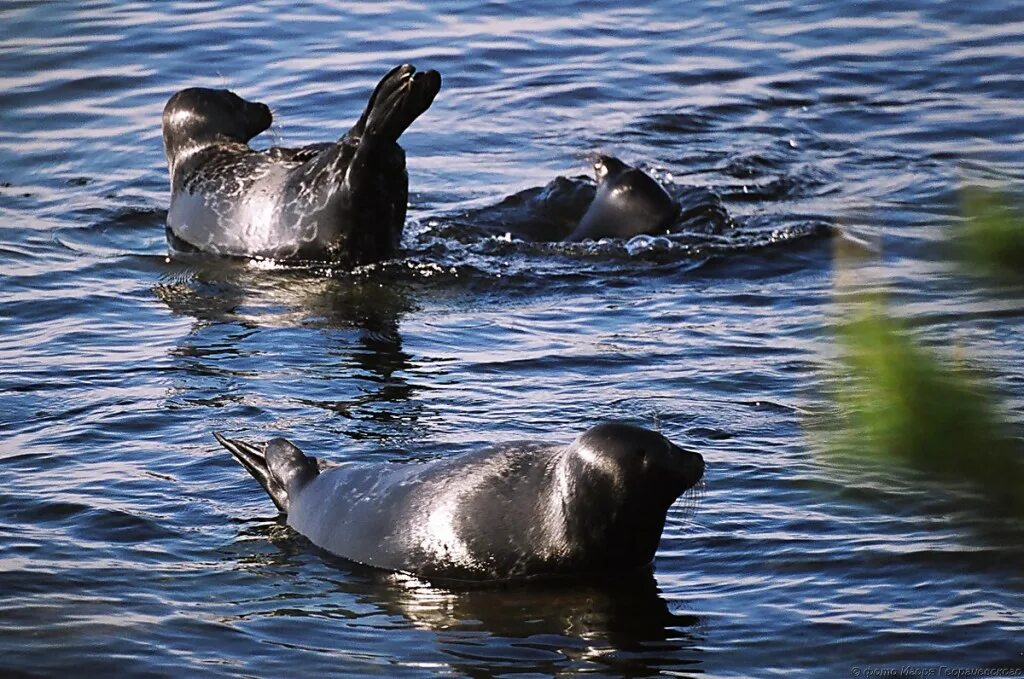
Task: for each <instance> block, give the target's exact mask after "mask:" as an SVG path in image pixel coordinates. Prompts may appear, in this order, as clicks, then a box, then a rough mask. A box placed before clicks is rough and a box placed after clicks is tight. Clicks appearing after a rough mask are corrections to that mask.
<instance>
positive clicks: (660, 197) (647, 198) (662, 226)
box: [565, 156, 679, 241]
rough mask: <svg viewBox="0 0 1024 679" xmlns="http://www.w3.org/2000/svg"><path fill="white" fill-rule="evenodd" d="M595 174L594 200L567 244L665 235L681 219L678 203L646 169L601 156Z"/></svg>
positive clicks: (570, 235) (596, 164) (568, 237)
mask: <svg viewBox="0 0 1024 679" xmlns="http://www.w3.org/2000/svg"><path fill="white" fill-rule="evenodd" d="M594 175H595V176H596V178H597V191H596V192H595V194H594V199H593V200H592V201H591V202H590V206H589V207H588V208H587V211H586V212H585V213H584V214H583V217H582V218H581V219H580V222H579V224H578V225H577V226H576V228H575V229H574V230H573V231H572V233H570V234H569V235H568V236H567V237H566V238H565V240H567V241H581V240H585V239H587V238H590V239H593V240H598V239H600V238H626V239H629V238H632V237H633V236H638V235H640V234H650V235H654V234H658V233H665V232H667V231H668V230H669V229H671V227H672V225H673V224H674V223H675V221H676V217H678V216H679V205H678V204H677V203H676V201H675V200H674V199H673V198H672V196H670V195H669V194H668V191H666V190H665V189H664V187H662V185H661V184H659V183H658V182H656V181H655V180H654V179H653V178H652V177H651V176H650V175H648V174H647V173H646V172H644V171H643V170H640V169H638V168H635V167H631V166H629V165H626V164H625V163H624V162H622V161H621V160H619V159H618V158H613V157H612V156H598V157H597V158H596V159H595V160H594Z"/></svg>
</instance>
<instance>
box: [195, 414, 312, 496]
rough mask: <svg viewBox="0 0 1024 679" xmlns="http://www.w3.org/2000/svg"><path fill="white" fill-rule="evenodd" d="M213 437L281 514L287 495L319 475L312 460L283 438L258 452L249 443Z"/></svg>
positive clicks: (217, 434) (271, 442) (214, 433)
mask: <svg viewBox="0 0 1024 679" xmlns="http://www.w3.org/2000/svg"><path fill="white" fill-rule="evenodd" d="M213 436H214V438H216V439H217V441H218V442H219V443H220V444H221V445H222V446H224V447H225V448H227V449H228V451H229V452H230V453H231V454H232V455H234V457H235V459H236V460H238V461H239V462H240V463H241V465H242V466H243V467H245V468H246V469H247V470H248V471H249V473H250V474H252V476H253V478H255V479H256V480H257V481H259V482H260V485H261V486H263V490H265V491H267V495H269V496H270V499H271V500H273V501H274V504H275V505H277V508H278V509H280V510H281V511H282V512H285V513H287V512H288V500H289V493H291V494H292V495H294V494H295V493H297V492H298V491H299V490H300V489H301V488H302V487H303V486H304V485H306V484H307V483H309V482H310V481H311V480H313V479H314V478H316V476H317V474H319V473H320V464H319V462H318V461H317V459H316V458H315V457H308V456H306V455H305V454H304V453H303V452H302V451H301V450H299V449H298V448H297V447H296V446H295V445H294V444H292V443H291V442H290V441H287V440H285V439H280V438H278V439H273V440H271V441H269V442H267V443H266V444H265V445H264V447H263V450H262V451H261V450H260V448H259V447H257V446H255V445H253V444H251V443H247V442H245V441H237V440H233V439H229V438H225V437H223V436H221V435H220V434H219V433H217V432H213Z"/></svg>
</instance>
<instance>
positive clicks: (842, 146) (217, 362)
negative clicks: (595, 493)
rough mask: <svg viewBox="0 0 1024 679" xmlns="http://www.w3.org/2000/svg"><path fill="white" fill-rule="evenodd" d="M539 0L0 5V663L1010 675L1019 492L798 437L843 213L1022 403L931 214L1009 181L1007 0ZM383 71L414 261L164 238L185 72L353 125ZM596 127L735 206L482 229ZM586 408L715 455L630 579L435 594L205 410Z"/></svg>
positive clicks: (922, 324)
mask: <svg viewBox="0 0 1024 679" xmlns="http://www.w3.org/2000/svg"><path fill="white" fill-rule="evenodd" d="M552 6H553V5H552ZM552 6H549V5H548V4H546V3H540V2H537V1H536V0H526V1H525V2H516V3H511V2H510V3H504V2H486V3H479V2H473V3H468V2H448V3H435V4H419V3H415V2H373V3H370V2H368V3H329V2H321V3H295V2H261V3H242V2H237V3H234V2H228V1H224V0H219V1H217V2H202V3H198V2H190V3H178V2H167V3H149V2H109V1H107V0H102V1H93V2H55V3H35V2H16V1H13V0H10V1H8V2H4V3H3V4H2V5H0V24H2V25H3V26H4V30H3V33H2V35H0V83H2V86H0V476H2V479H3V483H2V484H0V669H2V670H4V673H5V674H6V675H8V676H10V675H12V674H13V675H14V676H102V675H108V676H118V677H120V676H161V675H174V676H288V677H293V676H326V675H328V674H330V675H337V676H367V675H382V676H431V675H456V676H471V677H485V676H494V675H502V674H507V675H513V674H522V675H525V676H545V675H553V674H559V675H563V674H574V673H587V674H591V675H594V676H649V675H655V674H659V673H662V674H667V675H677V676H685V675H690V674H703V675H706V676H727V675H732V676H743V675H745V676H767V675H787V676H789V675H793V676H848V675H854V674H856V672H858V671H859V672H860V673H861V674H860V676H867V675H866V674H865V671H866V669H870V668H873V667H881V666H886V667H904V666H906V667H913V668H924V669H925V670H930V669H934V670H935V671H939V668H940V666H946V667H951V668H961V669H963V668H984V667H989V668H992V667H1002V668H1021V667H1022V666H1024V655H1022V653H1024V614H1022V611H1024V575H1022V573H1024V569H1022V568H1021V566H1022V564H1024V551H1022V549H1021V531H1020V529H1019V526H1014V525H1006V524H1003V523H1000V522H999V521H998V520H996V519H993V518H991V517H989V518H986V517H985V516H983V515H981V514H979V513H977V512H974V511H973V506H974V504H975V499H976V498H975V497H974V496H973V495H972V494H971V490H970V489H963V490H958V489H943V488H929V487H928V486H923V485H920V484H917V483H908V482H905V481H903V480H902V477H899V476H897V475H895V474H893V475H890V474H888V473H886V472H885V471H884V470H875V471H873V472H871V473H870V474H867V473H858V472H854V471H850V470H841V469H837V468H835V467H832V466H831V465H830V464H829V463H828V462H827V461H825V460H822V459H821V458H820V457H819V456H817V455H816V454H815V453H814V451H813V448H812V446H811V444H810V443H809V440H808V437H807V435H806V432H805V426H806V424H807V418H808V416H809V413H820V412H822V410H823V408H824V405H823V403H822V397H821V395H820V389H819V386H820V383H821V378H822V372H823V369H824V368H826V367H827V366H828V364H829V363H830V361H831V357H832V356H834V350H833V348H832V345H831V342H830V340H829V333H828V331H827V328H826V324H827V322H828V320H829V319H830V318H834V317H836V316H837V313H838V312H837V307H836V306H835V303H834V294H833V279H834V275H833V273H834V272H833V248H834V246H835V244H836V242H837V240H838V239H839V237H833V236H830V235H829V234H830V233H832V231H833V230H841V231H842V232H843V233H844V234H846V235H844V236H842V239H843V240H857V241H860V242H863V243H865V244H867V248H868V249H876V250H877V251H878V255H877V256H876V257H875V258H874V259H873V260H871V261H869V263H868V264H866V265H865V266H864V267H863V268H864V270H865V273H866V274H868V275H869V276H870V278H869V280H881V281H884V282H885V284H886V285H887V286H888V288H889V290H890V292H891V294H892V295H893V301H894V304H895V307H896V309H897V310H898V311H899V313H900V314H902V315H904V316H906V317H908V318H909V319H910V320H911V323H912V324H913V325H914V327H915V328H916V329H917V331H918V332H919V334H920V336H921V337H923V338H924V339H925V340H926V341H928V342H930V343H934V344H938V345H945V346H955V347H957V348H958V349H959V350H960V351H961V353H962V354H964V355H967V356H968V357H970V358H971V359H974V360H977V361H978V362H979V364H980V365H982V366H984V368H985V370H986V371H987V374H988V375H989V377H990V380H991V383H992V385H993V387H994V388H995V389H996V390H997V391H998V392H999V393H1000V394H1001V396H1002V398H1003V403H1004V406H1005V409H1006V411H1007V413H1008V415H1009V416H1010V417H1011V418H1015V419H1017V420H1018V421H1019V420H1020V416H1021V415H1022V414H1024V373H1022V372H1021V369H1020V368H1021V361H1020V357H1021V355H1022V351H1024V304H1022V303H1021V296H1020V295H1019V294H1014V293H1008V292H1004V293H1000V294H999V295H993V294H992V292H991V291H990V290H987V289H986V288H984V287H982V286H981V285H980V284H978V282H977V281H974V280H971V279H967V278H964V277H963V276H961V275H959V274H958V273H957V272H956V269H955V267H953V266H951V265H950V264H949V263H948V261H947V260H948V254H949V252H948V247H947V246H946V245H944V243H945V242H946V239H947V236H948V234H949V233H950V230H951V228H955V225H956V223H957V221H958V217H957V215H958V214H959V207H958V201H959V193H958V192H959V188H960V187H961V186H962V185H963V184H964V183H965V182H971V183H976V184H984V185H990V186H1011V187H1017V188H1018V189H1019V187H1020V186H1021V182H1022V180H1024V172H1022V169H1021V168H1022V163H1024V103H1022V94H1024V75H1022V74H1024V6H1022V5H1020V4H1019V3H1005V2H1001V1H997V0H978V1H976V2H969V3H966V2H903V1H901V0H881V1H877V2H859V3H831V2H816V3H790V2H776V1H771V0H769V1H765V2H755V3H734V2H695V3H680V2H670V1H668V0H662V1H658V2H651V3H603V2H567V3H561V4H560V5H559V6H558V8H557V9H552ZM402 62H412V63H415V64H416V65H417V66H418V67H419V68H436V69H437V70H439V71H440V72H441V73H442V74H443V77H444V86H443V88H442V91H441V94H440V95H439V96H438V98H437V100H436V102H435V103H434V105H433V107H432V108H431V109H430V110H429V111H428V112H427V113H426V114H425V115H424V116H423V117H422V118H421V119H420V120H418V121H417V122H416V123H415V124H414V125H413V127H412V128H411V129H410V130H409V131H408V132H407V133H406V135H405V136H404V137H403V140H402V143H403V145H404V147H405V149H406V151H407V154H408V158H409V176H410V203H411V205H410V210H409V223H408V225H407V228H406V239H405V243H404V244H405V250H404V252H403V253H402V257H401V258H400V259H399V260H397V261H393V262H389V263H386V264H384V265H380V266H375V267H370V268H369V269H367V270H365V271H360V272H356V273H354V274H352V273H346V272H338V271H324V270H316V269H313V270H282V269H279V268H278V269H274V268H268V267H254V266H244V265H237V264H228V263H217V262H207V263H202V262H183V261H173V260H169V259H168V258H167V244H166V241H165V237H164V227H163V222H164V218H165V214H166V208H167V203H168V197H169V196H168V186H167V184H168V181H167V170H166V166H165V163H164V159H163V152H162V149H161V142H160V112H161V110H162V107H163V105H164V102H165V101H166V100H167V98H168V97H169V96H170V95H171V94H172V93H173V92H174V91H176V90H177V89H180V88H183V87H186V86H192V85H208V86H214V87H229V88H231V89H233V90H235V91H237V92H238V93H240V94H242V95H243V96H246V97H248V98H250V99H257V100H260V101H265V102H268V103H269V104H270V105H271V106H272V107H273V109H274V111H275V115H276V120H277V123H276V125H275V127H274V128H273V130H272V132H271V134H269V135H264V136H265V137H268V138H267V139H263V138H258V139H257V140H255V141H254V145H256V146H260V145H263V146H266V145H269V144H273V143H279V144H287V145H301V144H305V143H311V142H317V141H326V140H330V139H334V138H337V137H338V136H340V135H341V134H342V133H343V132H344V131H345V130H346V129H347V128H348V126H349V125H351V124H352V122H353V121H354V120H355V119H356V117H357V116H358V115H359V112H360V111H361V110H362V107H363V105H364V103H365V99H366V97H367V95H368V93H369V91H370V89H371V88H372V86H373V85H374V84H375V82H376V81H377V79H378V78H379V77H380V76H381V75H382V74H383V73H385V72H386V71H387V70H388V69H390V68H391V67H392V66H394V65H396V64H399V63H402ZM594 151H605V152H608V153H613V154H615V155H618V156H620V157H622V158H624V159H625V160H627V161H631V162H635V163H638V164H640V165H642V166H643V167H645V168H647V169H648V170H650V171H651V172H652V173H654V174H656V175H657V176H658V177H659V178H660V179H661V180H662V181H663V182H665V183H667V184H669V185H671V186H675V187H700V189H701V190H704V191H708V192H711V194H713V195H714V196H716V197H717V198H720V199H721V201H722V204H723V205H724V207H725V209H726V211H727V212H728V215H729V216H730V217H731V219H732V220H734V223H735V224H734V226H731V227H730V228H729V229H728V230H727V231H726V232H725V233H717V232H716V233H710V232H708V233H696V234H691V235H689V236H686V237H681V238H678V239H669V240H664V239H662V240H657V239H640V240H639V241H637V242H631V243H628V244H623V243H609V244H604V245H603V246H597V247H575V248H564V247H561V246H540V245H530V244H524V243H519V242H516V241H514V240H513V241H511V242H509V241H508V239H506V238H503V237H502V236H501V235H500V234H492V235H487V234H481V233H479V228H478V227H479V226H480V224H481V223H482V220H483V217H481V216H480V215H481V214H485V215H486V214H487V209H486V208H487V207H488V206H493V205H495V204H497V203H499V202H500V201H501V200H502V199H504V198H505V197H506V196H509V195H511V194H514V193H516V192H517V191H521V190H524V189H529V188H532V187H538V186H543V185H545V184H546V183H547V182H549V181H551V180H552V179H554V178H555V177H557V176H575V175H581V174H587V173H588V172H589V168H588V165H589V164H588V161H587V159H586V157H587V154H588V153H591V152H594ZM688 190H689V189H688ZM481 208H484V211H483V213H481V212H479V210H480V209H481ZM499 226H500V225H499ZM698 231H699V229H698ZM826 410H827V409H826ZM613 418H614V419H625V420H629V421H632V422H635V423H639V424H643V425H646V426H650V427H657V428H659V429H660V430H661V431H662V432H663V433H664V434H666V435H667V436H669V437H670V438H671V439H672V440H674V441H676V442H677V443H679V444H681V445H685V446H688V447H692V448H695V449H697V450H700V451H701V452H702V453H703V454H704V456H705V459H706V461H707V463H708V471H707V475H706V481H705V484H704V486H703V488H702V489H701V490H700V492H699V493H696V494H693V495H691V496H688V498H686V499H684V500H682V501H680V502H679V503H678V504H677V505H676V506H675V507H674V508H673V509H672V510H671V511H670V513H669V518H668V522H667V525H666V529H665V533H664V537H663V539H662V542H661V546H660V549H659V552H658V557H657V563H656V568H655V571H654V575H653V576H652V577H650V578H640V579H639V581H637V582H628V583H622V584H621V585H620V586H615V587H612V586H610V585H595V584H582V583H581V584H578V585H573V586H570V585H566V584H563V585H559V586H548V587H529V588H509V589H501V588H489V589H482V590H471V591H459V590H452V589H446V588H443V587H436V586H430V585H428V584H426V583H422V582H418V581H414V580H409V579H405V578H399V577H394V576H387V575H384V574H380V573H375V572H372V571H367V570H366V569H363V568H360V567H358V566H356V565H353V564H346V563H342V562H336V561H333V560H330V559H325V558H324V557H323V556H322V555H321V554H320V553H318V552H317V551H316V550H315V549H314V548H313V547H312V546H311V545H310V544H309V543H308V542H307V541H305V540H304V539H303V538H301V537H299V536H297V535H295V534H294V533H292V532H291V531H290V530H289V529H287V528H286V527H285V526H284V525H283V523H282V522H281V521H280V519H279V518H278V517H277V516H276V513H275V510H274V508H273V506H272V505H271V503H270V502H269V500H268V498H267V497H266V496H265V494H264V493H263V491H262V490H261V489H260V488H259V486H258V485H257V484H256V483H255V482H254V481H253V480H252V479H251V478H250V477H249V476H248V474H246V472H245V471H244V470H242V469H241V468H240V467H239V466H238V465H237V464H236V463H235V462H234V461H233V460H232V459H231V457H230V455H228V454H227V452H226V451H224V450H223V449H221V448H220V447H219V446H218V445H217V444H216V442H215V441H214V440H213V438H212V437H211V431H213V430H219V431H223V432H225V433H227V434H229V435H233V436H238V437H242V438H249V439H266V438H270V437H272V436H276V435H284V436H288V437H289V438H291V439H292V440H294V441H296V442H297V443H298V444H299V445H300V446H302V447H303V448H304V449H305V450H307V451H308V452H309V453H310V454H314V455H318V456H322V457H326V458H328V459H331V460H334V461H343V460H347V459H350V460H356V459H358V460H381V461H392V462H394V463H396V464H397V463H400V462H402V461H409V460H423V459H437V458H439V457H442V456H447V455H453V454H456V453H458V452H460V451H464V450H469V449H472V448H474V447H477V446H480V445H484V444H487V443H492V442H500V441H510V440H515V439H523V438H537V439H546V440H552V441H568V440H570V439H571V438H573V437H574V436H575V435H576V434H578V433H579V432H581V431H583V430H584V429H585V428H586V427H588V426H590V425H592V424H595V423H597V422H599V421H601V420H604V419H613ZM937 507H938V509H937ZM854 668H858V669H857V670H855V669H854ZM946 676H948V675H946Z"/></svg>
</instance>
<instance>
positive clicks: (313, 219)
mask: <svg viewBox="0 0 1024 679" xmlns="http://www.w3.org/2000/svg"><path fill="white" fill-rule="evenodd" d="M440 87H441V76H440V75H439V74H438V73H437V72H436V71H423V72H417V71H416V69H415V68H414V67H413V66H410V65H402V66H398V67H396V68H394V69H392V70H391V71H390V72H389V73H388V74H387V75H385V76H384V78H383V79H382V80H381V81H380V83H379V84H378V85H377V87H376V89H374V91H373V93H372V94H371V95H370V99H369V102H368V103H367V105H366V110H365V111H364V112H363V114H362V116H361V117H360V118H359V120H358V121H357V122H356V124H355V125H353V126H352V129H350V130H349V131H348V132H347V133H346V134H345V135H344V136H343V137H342V138H341V139H340V140H339V141H337V142H335V143H322V144H313V145H310V146H305V147H302V148H296V149H289V148H270V149H267V150H265V151H256V150H253V149H252V148H250V147H249V145H248V143H249V140H251V139H252V138H253V137H255V136H256V135H257V134H259V133H261V132H263V131H264V130H266V129H267V128H268V127H270V124H271V120H272V115H271V112H270V109H269V108H268V107H267V105H266V104H262V103H259V102H250V101H246V100H245V99H243V98H241V97H239V96H238V95H236V94H235V93H233V92H230V91H228V90H212V89H205V88H200V87H191V88H188V89H185V90H182V91H180V92H178V93H176V94H175V95H174V96H172V97H171V98H170V100H169V101H168V102H167V105H166V106H165V107H164V112H163V141H164V151H165V154H166V156H167V164H168V168H169V170H170V177H171V204H170V208H169V210H168V213H167V233H168V240H169V241H170V243H171V247H172V249H174V250H186V251H192V250H199V251H203V252H208V253H212V254H215V255H233V256H241V257H264V258H269V259H277V260H290V259H329V260H338V261H343V262H347V263H348V264H350V265H360V264H366V263H371V262H377V261H380V260H383V259H387V258H389V257H391V256H393V255H394V253H395V251H396V250H397V248H398V244H399V240H400V238H401V235H402V227H403V225H404V222H405V214H406V207H407V202H408V192H409V179H408V175H407V174H406V169H405V152H404V151H403V150H402V147H401V146H399V145H398V138H399V136H401V134H402V133H403V132H404V131H405V130H406V129H407V128H408V127H409V126H410V125H411V124H412V123H413V121H414V120H416V118H418V117H419V116H420V115H421V114H422V113H423V112H424V111H426V110H427V108H428V107H429V106H430V104H431V102H433V100H434V97H435V96H436V95H437V93H438V91H439V90H440Z"/></svg>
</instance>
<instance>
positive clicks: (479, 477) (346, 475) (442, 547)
mask: <svg viewBox="0 0 1024 679" xmlns="http://www.w3.org/2000/svg"><path fill="white" fill-rule="evenodd" d="M214 436H216V438H217V440H218V441H219V442H220V443H221V444H222V445H223V446H224V447H225V448H227V449H228V450H229V451H230V452H231V454H232V455H234V456H235V458H236V459H237V460H238V461H239V462H240V463H241V464H242V466H243V467H245V468H246V469H247V470H248V471H249V472H250V473H251V474H252V475H253V476H254V477H255V478H256V480H257V481H259V482H260V484H261V485H262V486H263V488H264V489H265V490H266V491H267V494H268V495H270V497H271V499H272V500H273V501H274V504H276V505H277V507H278V509H280V510H281V511H282V512H284V513H286V514H287V515H288V517H287V520H288V525H289V526H291V527H292V528H294V529H295V530H296V531H298V532H299V533H301V534H302V535H304V536H306V537H307V538H309V540H310V541H312V542H313V544H315V545H317V546H318V547H320V548H322V549H325V550H326V551H328V552H330V553H332V554H334V555H337V556H340V557H343V558H345V559H348V560H350V561H356V562H359V563H363V564H366V565H369V566H374V567H377V568H382V569H386V570H391V571H400V572H405V573H411V574H413V575H418V576H421V577H426V578H430V579H444V580H464V581H504V580H519V579H536V578H543V577H555V576H565V575H577V574H580V575H582V574H600V573H615V572H626V571H630V570H635V569H639V568H644V567H649V566H650V564H651V563H652V562H653V559H654V553H655V550H656V549H657V547H658V542H659V541H660V539H661V532H662V529H663V528H664V525H665V515H666V513H667V512H668V508H669V507H670V506H671V505H672V503H673V502H675V500H676V499H677V498H678V497H679V496H680V495H681V494H682V493H684V492H685V491H686V490H688V489H689V488H691V487H692V486H693V485H694V484H696V483H697V482H698V481H699V480H700V478H701V477H702V476H703V474H704V459H703V458H702V457H701V456H700V455H699V454H698V453H695V452H691V451H688V450H684V449H683V448H680V447H678V446H676V445H675V444H673V443H672V442H670V441H669V440H668V439H666V438H665V437H664V436H662V435H661V434H658V433H656V432H653V431H650V430H648V429H643V428H641V427H636V426H633V425H629V424H623V423H618V422H606V423H604V424H599V425H597V426H595V427H592V428H590V429H588V430H587V431H586V432H584V433H583V434H581V435H580V436H579V437H577V438H576V440H575V441H573V442H572V443H571V444H569V445H568V446H558V445H554V446H552V445H545V444H543V443H536V442H524V443H514V444H508V445H504V446H496V447H492V448H485V449H483V450H479V451H475V452H470V453H466V454H462V455H457V456H454V457H451V458H448V459H442V460H438V461H435V462H427V463H410V464H399V463H359V462H349V463H345V464H342V465H338V466H335V467H330V466H327V465H324V464H323V463H321V462H319V461H317V460H316V458H312V457H308V456H306V455H305V454H304V453H303V452H302V451H301V450H299V449H298V448H297V447H295V446H294V445H293V444H291V443H290V442H288V441H287V440H285V439H274V440H272V441H269V442H268V443H266V444H263V445H253V444H251V443H246V442H244V441H237V440H231V439H227V438H224V437H223V436H221V435H220V434H214Z"/></svg>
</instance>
